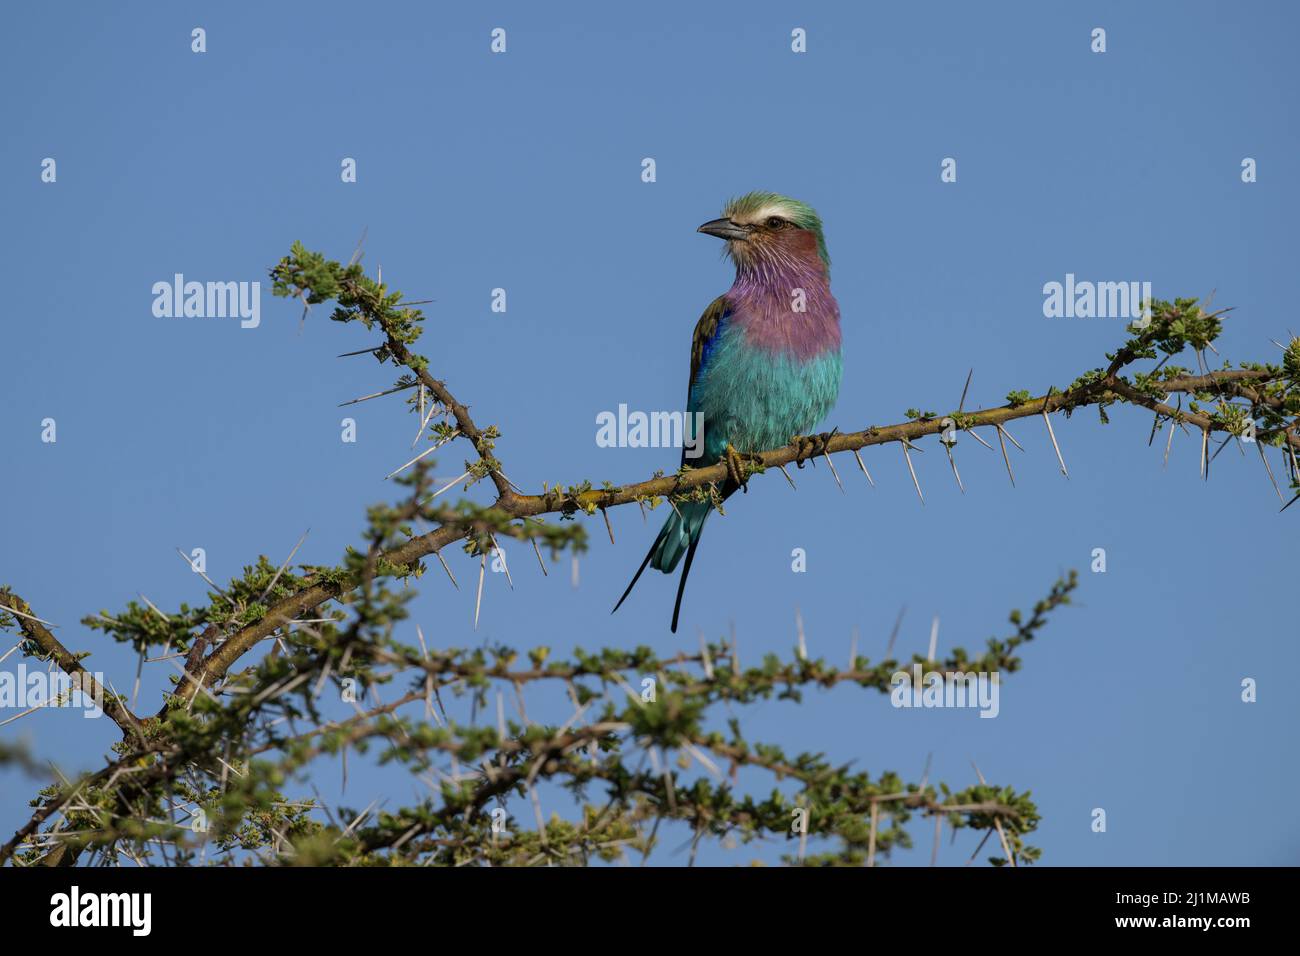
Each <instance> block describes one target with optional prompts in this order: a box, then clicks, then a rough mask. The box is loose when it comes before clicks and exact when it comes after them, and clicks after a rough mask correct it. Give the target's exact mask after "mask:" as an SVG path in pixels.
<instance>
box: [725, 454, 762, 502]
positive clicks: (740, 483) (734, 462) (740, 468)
mask: <svg viewBox="0 0 1300 956" xmlns="http://www.w3.org/2000/svg"><path fill="white" fill-rule="evenodd" d="M724 458H725V460H726V462H727V478H728V479H730V481H731V482H732V483H733V484H734V485H735V486H736V487H737V488H739V489H740V490H741V491H743V492H744V493H745V494H749V473H748V471H747V469H746V467H745V462H746V461H762V457H761V456H759V455H750V454H742V453H741V452H738V451H736V449H735V448H734V447H733V446H732V445H731V443H730V442H728V443H727V448H726V451H725V452H724Z"/></svg>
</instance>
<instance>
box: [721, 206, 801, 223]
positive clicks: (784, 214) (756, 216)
mask: <svg viewBox="0 0 1300 956" xmlns="http://www.w3.org/2000/svg"><path fill="white" fill-rule="evenodd" d="M769 216H780V217H781V218H782V219H791V218H793V211H792V210H791V209H790V207H789V206H787V205H786V204H785V203H779V202H778V203H768V204H767V205H766V206H763V207H762V208H761V209H759V210H758V211H757V212H755V213H753V214H752V215H749V216H746V217H745V218H735V217H733V218H735V221H736V222H741V223H756V222H762V221H763V220H764V219H767V218H768V217H769Z"/></svg>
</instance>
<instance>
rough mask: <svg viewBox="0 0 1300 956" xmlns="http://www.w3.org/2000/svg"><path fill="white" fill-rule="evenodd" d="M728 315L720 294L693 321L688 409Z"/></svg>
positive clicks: (683, 455)
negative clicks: (695, 320) (696, 320)
mask: <svg viewBox="0 0 1300 956" xmlns="http://www.w3.org/2000/svg"><path fill="white" fill-rule="evenodd" d="M728 315H730V310H729V309H728V308H727V301H726V296H721V295H720V296H718V297H717V298H716V299H714V300H713V301H712V302H710V303H709V307H708V308H707V309H705V310H704V314H703V315H701V316H700V321H698V322H696V323H695V334H694V335H692V336H691V379H690V381H689V382H688V383H687V386H686V407H687V408H688V409H690V408H692V404H691V396H692V393H693V392H694V391H695V383H696V382H697V381H698V380H699V377H700V371H701V370H702V369H703V368H704V366H705V365H706V364H707V363H708V360H709V352H710V351H712V349H713V345H714V343H716V342H717V340H718V335H719V333H721V332H722V329H723V327H724V326H725V325H726V321H727V316H728ZM682 464H683V465H684V464H686V449H685V448H683V449H682Z"/></svg>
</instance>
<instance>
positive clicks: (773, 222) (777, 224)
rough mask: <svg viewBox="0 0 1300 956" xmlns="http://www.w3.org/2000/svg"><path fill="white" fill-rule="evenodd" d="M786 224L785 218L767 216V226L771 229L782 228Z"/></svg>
mask: <svg viewBox="0 0 1300 956" xmlns="http://www.w3.org/2000/svg"><path fill="white" fill-rule="evenodd" d="M784 226H785V220H784V219H782V218H781V217H780V216H768V217H767V228H769V229H781V228H783V227H784Z"/></svg>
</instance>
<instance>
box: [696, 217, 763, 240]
mask: <svg viewBox="0 0 1300 956" xmlns="http://www.w3.org/2000/svg"><path fill="white" fill-rule="evenodd" d="M695 231H696V232H702V233H704V234H705V235H706V236H717V237H718V238H719V239H735V240H745V239H748V238H749V232H750V227H749V226H742V225H739V224H738V223H734V222H732V221H731V220H730V219H713V220H711V221H709V222H706V223H705V224H704V225H702V226H700V228H699V229H696V230H695Z"/></svg>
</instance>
